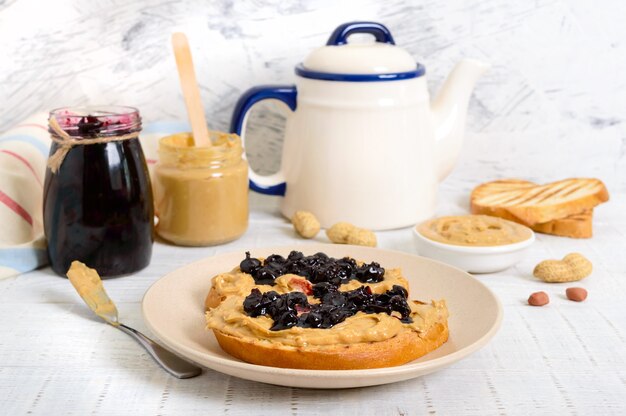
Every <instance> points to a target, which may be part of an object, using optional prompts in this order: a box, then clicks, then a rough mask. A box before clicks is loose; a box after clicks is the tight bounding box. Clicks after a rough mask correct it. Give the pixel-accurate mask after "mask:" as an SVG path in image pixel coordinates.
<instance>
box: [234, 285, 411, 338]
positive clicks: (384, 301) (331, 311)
mask: <svg viewBox="0 0 626 416" xmlns="http://www.w3.org/2000/svg"><path fill="white" fill-rule="evenodd" d="M316 286H317V289H316V290H315V287H314V292H313V296H314V297H315V298H316V299H319V300H320V303H312V304H311V303H309V301H308V299H307V297H306V295H305V294H304V293H301V292H290V293H286V294H284V295H279V294H278V293H276V292H274V291H273V290H272V291H269V292H265V293H261V291H260V290H259V289H256V288H255V289H252V291H251V292H250V294H249V295H248V296H247V297H246V298H245V300H244V301H243V310H244V312H245V313H246V314H247V315H248V316H251V317H253V318H255V317H257V316H269V317H270V318H272V319H273V320H274V324H273V325H272V327H271V328H270V330H272V331H280V330H281V329H288V328H291V327H294V326H299V327H302V328H321V329H327V328H332V327H333V326H335V325H337V324H339V323H341V322H343V321H345V320H346V319H347V318H349V317H351V316H353V315H355V314H356V313H357V312H365V313H386V314H387V315H391V314H392V313H393V312H397V314H398V315H399V317H398V319H400V321H402V322H403V323H411V322H413V319H412V318H411V307H410V306H409V303H408V301H407V291H406V289H405V288H403V287H402V286H398V285H394V286H393V288H392V289H391V290H388V291H387V292H385V293H382V294H374V293H372V290H371V289H370V288H369V286H361V287H359V288H357V289H354V290H350V291H345V292H342V291H339V290H338V289H337V286H335V285H332V284H329V283H328V282H323V283H318V284H317V285H316ZM394 316H395V315H394Z"/></svg>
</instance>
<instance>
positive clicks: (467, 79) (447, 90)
mask: <svg viewBox="0 0 626 416" xmlns="http://www.w3.org/2000/svg"><path fill="white" fill-rule="evenodd" d="M489 67H490V65H488V64H486V63H483V62H480V61H477V60H475V59H464V60H462V61H461V62H459V63H458V64H457V65H456V66H455V67H454V69H453V70H452V72H451V73H450V75H448V78H447V79H446V81H445V83H444V85H443V87H442V88H441V90H440V91H439V94H438V95H437V97H436V98H435V100H434V102H433V104H432V111H433V118H434V126H435V139H436V152H437V169H438V177H439V180H440V181H442V180H444V179H445V178H446V177H447V176H448V175H449V174H450V172H451V171H452V168H453V167H454V164H455V163H456V161H457V159H458V157H459V153H460V152H461V147H462V144H463V133H464V128H465V119H466V115H467V105H468V103H469V98H470V96H471V94H472V91H473V90H474V85H475V84H476V81H478V78H480V76H481V75H482V74H483V73H484V72H485V71H486V70H487V69H489Z"/></svg>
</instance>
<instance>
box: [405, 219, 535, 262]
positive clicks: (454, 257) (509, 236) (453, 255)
mask: <svg viewBox="0 0 626 416" xmlns="http://www.w3.org/2000/svg"><path fill="white" fill-rule="evenodd" d="M413 236H414V240H415V244H416V247H417V251H418V254H419V255H421V256H425V257H430V258H433V259H435V260H439V261H442V262H444V263H448V264H450V265H453V266H456V267H458V268H460V269H463V270H465V271H468V272H474V273H492V272H496V271H499V270H504V269H506V268H508V267H510V266H512V265H513V264H515V263H517V262H518V261H519V260H521V259H522V257H523V256H524V254H525V252H526V250H527V249H528V247H530V246H531V245H532V243H533V242H534V241H535V234H534V233H533V231H532V230H531V229H530V228H528V227H525V226H523V225H521V224H517V223H514V222H512V221H507V220H504V219H502V218H497V217H491V216H488V215H461V216H450V217H439V218H434V219H432V220H428V221H426V222H424V223H421V224H419V225H417V226H416V227H415V228H414V229H413Z"/></svg>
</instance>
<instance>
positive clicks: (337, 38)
mask: <svg viewBox="0 0 626 416" xmlns="http://www.w3.org/2000/svg"><path fill="white" fill-rule="evenodd" d="M363 33H365V34H370V35H373V37H374V38H372V39H367V40H368V41H367V42H352V41H350V40H349V39H348V38H349V37H350V36H351V35H353V34H363ZM424 73H425V69H424V66H423V65H421V64H419V63H417V62H415V60H414V59H413V57H412V56H411V55H410V54H409V53H408V52H407V51H406V50H404V49H402V48H400V47H398V46H396V45H395V41H394V40H393V36H392V35H391V32H390V31H389V29H387V28H386V27H385V26H384V25H382V24H380V23H376V22H351V23H344V24H342V25H340V26H339V27H337V29H335V31H334V32H333V33H332V34H331V36H330V38H329V39H328V42H327V43H326V46H323V47H321V48H318V49H315V50H314V51H312V52H311V53H310V54H309V55H308V56H307V57H306V58H305V59H304V61H303V62H302V63H300V64H299V65H298V66H297V67H296V74H297V75H299V76H301V77H304V78H310V79H318V80H325V81H347V82H364V81H365V82H367V81H395V80H402V79H411V78H417V77H420V76H422V75H424Z"/></svg>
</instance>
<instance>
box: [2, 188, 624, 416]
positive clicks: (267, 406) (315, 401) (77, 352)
mask: <svg viewBox="0 0 626 416" xmlns="http://www.w3.org/2000/svg"><path fill="white" fill-rule="evenodd" d="M611 197H612V200H611V201H610V202H609V203H607V204H605V205H603V206H601V207H600V208H598V209H597V210H596V217H595V236H594V238H593V239H590V240H572V239H566V238H557V237H550V236H544V235H539V236H538V240H537V242H536V244H535V245H534V246H533V248H532V250H531V252H530V254H529V256H528V257H527V258H526V259H525V260H524V261H522V262H521V263H519V264H518V265H517V266H515V267H514V268H511V269H509V270H507V271H504V272H501V273H496V274H489V275H482V276H479V279H480V280H481V281H482V282H484V283H485V284H486V285H487V286H489V287H490V288H491V289H493V290H494V291H495V293H496V294H497V295H498V296H499V297H500V299H501V300H502V303H503V305H504V312H505V317H504V322H503V325H502V328H501V329H500V332H499V333H498V335H496V337H495V338H494V339H493V340H492V341H491V342H490V343H489V344H488V345H487V346H486V347H485V348H483V349H481V350H480V351H478V352H477V353H475V354H473V355H471V356H470V357H468V358H467V359H465V360H462V361H460V362H458V363H456V364H454V365H452V366H451V367H449V368H447V369H444V370H442V371H439V372H437V373H434V374H431V375H428V376H425V377H421V378H417V379H413V380H409V381H406V382H402V383H397V384H391V385H386V386H379V387H371V388H363V389H353V390H339V391H316V390H302V389H294V388H285V387H276V386H271V385H264V384H259V383H255V382H251V381H246V380H240V379H237V378H233V377H230V376H226V375H222V374H220V373H217V372H214V371H211V370H206V371H205V372H204V374H203V375H202V376H200V377H197V378H194V379H189V380H177V379H175V378H173V377H171V376H169V375H168V374H166V373H165V372H164V371H163V370H161V369H160V368H159V367H158V366H157V365H156V364H155V363H154V362H153V361H152V359H151V358H150V357H148V356H147V355H146V354H145V353H144V351H143V350H142V349H141V348H140V347H139V346H138V345H137V344H136V343H135V342H134V341H133V340H132V339H131V338H129V337H128V336H127V335H125V334H123V333H122V332H120V331H117V330H115V329H114V328H112V327H109V326H107V325H105V324H103V323H102V322H100V321H99V320H98V319H96V318H94V317H93V316H92V314H91V312H90V311H89V310H88V309H87V307H86V306H85V305H84V304H83V303H82V301H81V299H80V298H79V297H78V295H77V294H76V293H75V292H74V290H73V288H72V287H71V285H70V284H69V282H68V281H67V280H66V279H62V278H59V277H57V276H55V275H53V274H52V273H51V271H50V270H49V269H44V270H41V271H36V272H32V273H29V274H25V275H22V276H19V277H17V278H12V279H8V280H4V281H0V414H3V415H22V414H40V415H66V414H67V415H70V414H73V415H87V414H94V415H97V414H102V415H121V414H133V415H157V414H158V415H161V414H163V415H165V414H167V415H174V414H184V415H196V414H198V415H200V414H201V415H207V414H210V415H214V414H229V415H245V416H250V415H256V414H266V415H282V414H287V415H309V414H359V415H368V414H372V415H407V414H442V415H448V414H470V415H488V414H589V415H591V414H593V415H609V414H616V415H617V414H621V415H623V414H626V219H625V216H624V214H623V213H624V212H625V211H626V195H615V194H614V195H612V196H611ZM441 201H442V203H440V209H439V211H438V214H447V213H463V212H464V210H465V206H464V205H465V203H466V201H467V192H466V191H463V192H450V191H449V190H448V191H445V190H444V192H443V194H442V198H441ZM445 201H448V202H447V203H446V202H445ZM277 203H278V201H277V200H276V199H274V198H268V197H261V196H257V195H255V196H253V198H252V215H251V224H250V228H249V231H248V232H247V233H246V234H245V236H243V237H242V238H241V239H240V240H238V241H236V242H233V243H230V244H228V245H224V246H220V247H214V248H179V247H174V246H169V245H165V244H161V243H157V244H155V247H154V249H155V250H154V255H153V261H152V264H151V265H150V266H149V267H148V268H147V269H145V270H143V271H141V272H140V273H138V274H137V275H134V276H129V277H124V278H120V279H114V280H108V281H106V282H105V286H106V288H107V290H108V292H109V294H110V296H111V297H112V298H113V299H114V300H115V301H116V302H117V304H118V307H119V310H120V316H121V320H122V321H123V322H125V323H127V324H128V325H130V326H133V327H135V328H137V329H139V330H146V328H145V325H144V323H143V321H142V317H141V298H142V295H143V293H144V292H145V291H146V289H147V288H148V287H149V286H150V285H151V284H152V283H153V282H154V281H155V280H157V279H158V278H159V277H160V276H162V275H163V274H165V273H167V272H169V271H171V270H174V269H176V268H177V267H179V266H182V265H184V264H187V263H189V262H191V261H194V260H197V259H200V258H203V257H206V256H211V255H213V254H216V253H222V252H228V251H233V250H238V249H242V248H251V247H260V246H269V245H282V244H289V243H290V242H292V241H294V239H295V238H296V237H295V236H294V234H293V232H292V229H291V226H290V225H289V224H288V223H287V222H286V221H284V220H283V219H282V218H280V216H279V215H278V210H277V206H278V204H277ZM378 237H379V246H380V247H383V248H389V249H395V250H404V251H409V252H411V251H413V245H412V240H411V232H410V229H404V230H397V231H392V232H384V233H378ZM318 240H319V241H324V240H325V237H323V236H322V235H320V236H319V237H318ZM572 251H579V252H581V253H584V254H585V255H586V256H587V257H588V258H589V259H591V260H592V262H593V264H594V272H593V275H592V276H591V277H589V278H587V279H585V280H583V281H582V282H579V284H577V285H578V286H583V287H585V288H587V289H588V291H589V298H588V299H587V301H586V302H584V303H574V302H570V301H568V300H567V299H565V296H564V292H565V287H567V285H555V284H552V285H550V284H546V283H541V282H539V281H537V280H535V279H534V278H533V277H532V269H533V267H534V265H535V264H536V263H537V262H538V261H540V260H543V259H545V258H555V257H559V258H560V257H561V256H563V255H564V254H566V253H569V252H572ZM538 290H544V291H546V292H548V294H549V295H550V297H551V303H550V304H549V305H548V306H546V307H543V308H534V307H530V306H528V305H527V304H526V299H527V297H528V295H529V294H530V293H531V292H534V291H538ZM146 332H147V331H146Z"/></svg>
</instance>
